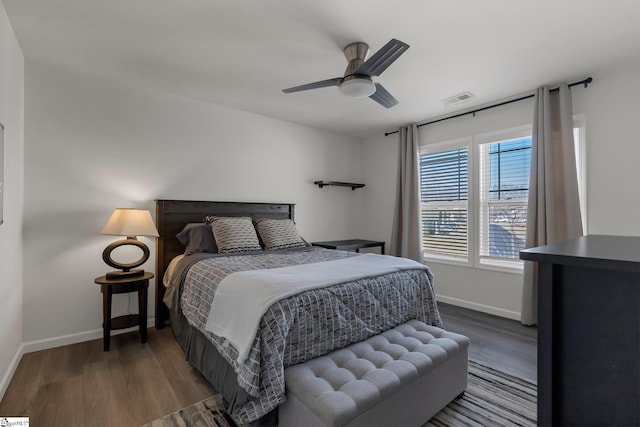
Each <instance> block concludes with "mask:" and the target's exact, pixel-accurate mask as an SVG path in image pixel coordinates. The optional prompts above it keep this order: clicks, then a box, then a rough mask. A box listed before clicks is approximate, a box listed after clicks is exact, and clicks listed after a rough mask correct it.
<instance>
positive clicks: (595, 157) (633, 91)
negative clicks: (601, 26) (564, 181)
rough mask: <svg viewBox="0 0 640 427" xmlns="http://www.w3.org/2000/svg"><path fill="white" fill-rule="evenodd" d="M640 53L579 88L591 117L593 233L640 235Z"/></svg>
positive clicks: (579, 106)
mask: <svg viewBox="0 0 640 427" xmlns="http://www.w3.org/2000/svg"><path fill="white" fill-rule="evenodd" d="M638 76H640V57H637V58H630V59H629V60H627V61H625V62H621V63H616V64H612V65H610V66H607V67H604V68H602V69H599V70H595V72H594V73H593V78H594V81H593V84H592V85H591V86H589V88H588V89H586V90H585V89H577V90H574V91H573V93H574V95H573V105H574V110H575V111H576V112H584V113H585V115H586V120H587V132H586V135H587V193H588V195H587V204H588V208H587V215H588V217H587V223H588V226H589V228H588V230H589V233H590V234H613V235H629V236H640V189H639V187H638V185H639V184H640V137H639V134H640V132H639V127H638V117H639V116H640V84H639V83H638Z"/></svg>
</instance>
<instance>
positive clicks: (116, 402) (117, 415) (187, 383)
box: [0, 304, 536, 427]
mask: <svg viewBox="0 0 640 427" xmlns="http://www.w3.org/2000/svg"><path fill="white" fill-rule="evenodd" d="M440 311H441V314H442V318H443V321H444V324H445V328H446V329H448V330H450V331H452V332H459V333H462V334H464V335H466V336H468V337H469V338H470V339H471V347H470V350H469V354H470V357H471V358H474V359H476V360H479V361H482V362H484V363H486V364H489V365H492V366H496V367H498V368H501V369H503V370H506V371H509V372H513V373H515V374H516V375H520V376H524V377H527V378H532V379H535V378H536V329H535V328H531V327H525V326H522V325H520V323H518V322H516V321H513V320H508V319H502V318H499V317H496V316H491V315H488V314H484V313H478V312H474V311H471V310H467V309H464V308H459V307H455V306H452V305H448V304H440ZM214 392H215V390H214V389H213V387H211V386H210V385H209V384H208V383H207V382H206V381H205V380H204V379H203V378H202V377H201V376H200V374H198V373H197V372H196V371H195V370H194V369H192V368H191V367H190V366H189V365H188V364H187V362H186V361H185V360H184V352H183V351H182V349H181V348H180V346H179V345H178V343H177V342H176V341H175V339H174V338H173V335H172V332H171V329H170V328H164V329H161V330H156V329H155V328H150V329H149V331H148V342H147V343H146V344H141V343H140V337H139V335H138V333H137V332H130V333H127V334H122V335H117V336H114V337H112V338H111V350H110V351H108V352H104V351H103V350H102V340H94V341H88V342H84V343H79V344H74V345H69V346H65V347H58V348H54V349H49V350H43V351H39V352H35V353H29V354H25V355H24V356H23V357H22V360H21V361H20V364H19V365H18V368H17V370H16V373H15V375H14V377H13V379H12V381H11V384H10V385H9V388H8V390H7V392H6V393H5V396H4V398H3V399H2V401H1V402H0V416H28V417H29V421H30V425H32V426H47V427H56V426H65V427H74V426H83V427H84V426H87V427H90V426H119V427H126V426H141V425H142V424H145V423H147V422H149V421H152V420H154V419H156V418H160V417H161V416H163V415H166V414H168V413H171V412H174V411H176V410H178V409H180V408H183V407H185V406H189V405H191V404H193V403H195V402H198V401H200V400H202V399H205V398H207V397H209V396H210V395H212V394H213V393H214Z"/></svg>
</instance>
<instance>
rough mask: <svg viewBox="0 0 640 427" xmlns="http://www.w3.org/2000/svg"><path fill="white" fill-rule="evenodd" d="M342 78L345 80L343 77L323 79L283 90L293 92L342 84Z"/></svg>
mask: <svg viewBox="0 0 640 427" xmlns="http://www.w3.org/2000/svg"><path fill="white" fill-rule="evenodd" d="M342 80H343V79H342V77H336V78H335V79H328V80H321V81H319V82H313V83H307V84H306V85H300V86H294V87H290V88H287V89H282V91H283V92H284V93H291V92H300V91H303V90H310V89H320V88H322V87H329V86H340V84H341V83H342Z"/></svg>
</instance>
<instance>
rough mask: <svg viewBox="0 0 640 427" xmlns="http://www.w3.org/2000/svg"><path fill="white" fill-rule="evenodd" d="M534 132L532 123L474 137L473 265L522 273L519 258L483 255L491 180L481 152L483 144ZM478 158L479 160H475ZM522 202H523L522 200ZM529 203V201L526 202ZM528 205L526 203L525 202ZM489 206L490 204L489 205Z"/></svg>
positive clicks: (521, 263) (529, 135)
mask: <svg viewBox="0 0 640 427" xmlns="http://www.w3.org/2000/svg"><path fill="white" fill-rule="evenodd" d="M532 132H533V127H532V125H531V124H527V125H522V126H516V127H512V128H508V129H502V130H498V131H492V132H485V133H480V134H477V135H474V136H473V137H472V138H473V150H474V161H475V162H476V164H477V165H478V174H477V175H474V176H473V178H475V179H474V180H473V183H472V186H473V187H474V190H475V191H474V194H475V197H474V198H473V203H474V205H475V211H476V212H478V215H477V216H474V218H473V221H474V225H475V227H474V233H475V236H476V239H475V245H474V248H473V265H474V267H476V268H481V269H489V270H498V271H504V272H507V273H520V274H522V271H523V269H524V262H523V261H522V260H519V259H507V258H501V257H491V256H486V255H481V251H480V245H481V244H482V239H483V238H485V237H486V238H488V236H484V235H483V232H484V233H487V230H484V229H483V227H482V224H481V223H480V222H481V213H482V212H483V210H484V205H483V191H485V189H486V187H487V186H488V185H489V182H488V181H489V180H488V179H487V178H486V177H482V176H481V173H482V171H488V168H487V167H486V165H485V163H486V162H487V161H488V159H487V158H485V157H486V156H484V155H483V154H482V153H481V152H480V149H481V146H483V145H484V144H493V143H498V142H504V141H509V140H514V139H520V138H531V137H532ZM475 159H477V161H476V160H475ZM520 203H521V202H520ZM526 203H527V204H528V201H527V202H526ZM525 205H526V204H525ZM487 206H488V205H487Z"/></svg>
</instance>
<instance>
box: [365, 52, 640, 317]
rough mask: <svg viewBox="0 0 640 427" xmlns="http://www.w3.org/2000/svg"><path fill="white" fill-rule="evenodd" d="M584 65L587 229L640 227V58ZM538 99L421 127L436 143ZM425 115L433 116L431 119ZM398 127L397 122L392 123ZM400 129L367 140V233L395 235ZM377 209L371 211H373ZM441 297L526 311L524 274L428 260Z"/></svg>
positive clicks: (512, 116)
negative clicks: (586, 80)
mask: <svg viewBox="0 0 640 427" xmlns="http://www.w3.org/2000/svg"><path fill="white" fill-rule="evenodd" d="M592 71H593V72H591V73H590V72H589V70H586V71H585V73H586V74H585V76H586V75H591V76H592V77H593V78H594V82H593V84H592V85H591V86H589V88H587V89H584V88H581V87H576V88H574V89H573V90H572V93H573V101H574V102H573V104H574V112H575V113H584V114H585V115H586V123H587V128H586V139H587V147H586V159H587V167H586V174H587V227H588V228H587V230H588V233H590V234H615V235H635V236H638V235H640V221H638V218H640V196H639V194H640V193H639V192H638V189H637V187H638V183H640V167H638V159H640V143H639V142H638V130H637V126H636V122H637V116H638V115H639V114H640V107H639V105H640V104H639V103H638V99H640V85H638V83H637V76H638V75H640V58H632V59H630V60H628V61H625V62H621V63H616V64H611V65H609V66H607V67H603V68H602V69H599V70H592ZM532 105H533V104H532V102H531V101H530V100H527V101H522V102H519V103H516V104H511V105H510V106H505V107H499V108H496V109H492V110H489V111H485V112H481V113H478V114H477V115H476V117H471V116H466V117H464V118H460V119H453V120H449V121H446V122H442V123H439V124H434V125H429V126H424V127H422V128H420V138H421V143H425V144H428V143H433V142H438V141H444V140H448V139H452V138H455V137H458V136H468V135H471V134H473V133H481V132H487V131H491V130H498V129H502V128H508V127H512V126H516V125H519V124H525V123H526V122H527V121H528V122H531V120H532V117H533V111H532ZM425 121H426V120H425ZM390 130H391V129H390ZM397 144H398V135H392V136H389V137H385V136H384V135H376V136H374V137H372V138H370V139H368V140H367V141H365V145H364V146H365V153H364V178H365V182H367V185H369V184H372V185H370V190H371V192H369V193H368V194H367V195H366V197H365V198H364V200H363V206H364V208H363V212H367V215H366V217H367V219H368V220H369V221H367V222H363V224H362V227H361V229H360V233H361V234H362V235H370V236H374V237H376V238H380V239H384V240H386V241H390V239H391V224H392V220H393V204H394V201H395V183H396V162H397ZM369 213H370V214H369ZM428 265H429V266H430V267H431V268H432V270H433V272H434V274H435V276H436V280H435V288H436V293H437V295H438V298H439V299H440V300H441V301H444V302H449V303H452V304H456V305H461V306H464V307H468V308H473V309H476V310H480V311H484V312H488V313H492V314H497V315H501V316H504V317H509V318H513V319H519V318H520V299H521V293H522V283H521V281H522V275H520V274H511V273H503V272H497V271H489V270H481V269H477V268H468V267H457V266H452V265H446V264H439V263H434V262H428Z"/></svg>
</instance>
